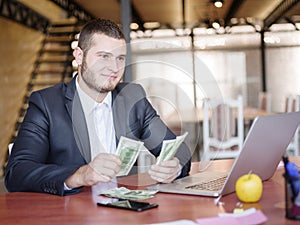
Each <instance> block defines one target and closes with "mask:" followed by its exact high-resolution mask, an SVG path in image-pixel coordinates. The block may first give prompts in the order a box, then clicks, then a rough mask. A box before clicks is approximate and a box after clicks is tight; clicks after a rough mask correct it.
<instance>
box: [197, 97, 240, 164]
mask: <svg viewBox="0 0 300 225" xmlns="http://www.w3.org/2000/svg"><path fill="white" fill-rule="evenodd" d="M243 117H244V116H243V99H242V96H239V97H238V98H237V99H222V100H221V99H220V100H218V99H216V100H204V103H203V157H202V160H203V161H208V160H211V159H223V158H235V157H236V156H238V155H239V153H240V150H241V148H242V145H243V141H244V118H243Z"/></svg>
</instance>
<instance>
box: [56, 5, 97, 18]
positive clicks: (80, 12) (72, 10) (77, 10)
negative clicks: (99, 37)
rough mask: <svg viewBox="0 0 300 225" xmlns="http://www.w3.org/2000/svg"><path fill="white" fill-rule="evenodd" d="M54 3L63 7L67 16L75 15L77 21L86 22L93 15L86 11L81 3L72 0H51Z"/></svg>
mask: <svg viewBox="0 0 300 225" xmlns="http://www.w3.org/2000/svg"><path fill="white" fill-rule="evenodd" d="M51 1H52V2H54V3H55V4H56V5H58V6H59V7H61V8H62V9H64V10H65V11H66V12H67V13H68V15H69V16H74V17H76V18H77V19H78V20H79V21H83V22H87V21H89V20H91V19H94V18H95V17H94V16H93V15H92V14H91V13H89V12H88V11H86V10H85V9H84V8H83V7H82V6H81V5H79V4H78V3H76V2H74V1H73V0H51Z"/></svg>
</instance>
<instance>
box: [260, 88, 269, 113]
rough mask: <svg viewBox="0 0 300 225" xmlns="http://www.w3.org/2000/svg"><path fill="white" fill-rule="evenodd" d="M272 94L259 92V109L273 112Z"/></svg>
mask: <svg viewBox="0 0 300 225" xmlns="http://www.w3.org/2000/svg"><path fill="white" fill-rule="evenodd" d="M271 100H272V98H271V94H270V93H268V92H259V94H258V108H259V109H262V110H265V111H267V112H271Z"/></svg>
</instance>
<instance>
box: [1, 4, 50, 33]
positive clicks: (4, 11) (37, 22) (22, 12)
mask: <svg viewBox="0 0 300 225" xmlns="http://www.w3.org/2000/svg"><path fill="white" fill-rule="evenodd" d="M0 16H2V17H5V18H7V19H10V20H13V21H15V22H18V23H20V24H22V25H25V26H27V27H31V28H33V29H35V30H39V31H42V32H43V33H45V32H46V30H47V27H48V25H49V20H48V19H47V18H46V17H44V16H42V15H41V14H39V13H37V12H36V11H34V10H32V9H30V8H29V7H27V6H25V5H23V4H22V3H20V2H17V1H11V0H0Z"/></svg>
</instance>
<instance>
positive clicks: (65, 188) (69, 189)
mask: <svg viewBox="0 0 300 225" xmlns="http://www.w3.org/2000/svg"><path fill="white" fill-rule="evenodd" d="M64 190H65V191H71V190H72V188H69V187H68V186H67V184H66V183H65V182H64Z"/></svg>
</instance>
